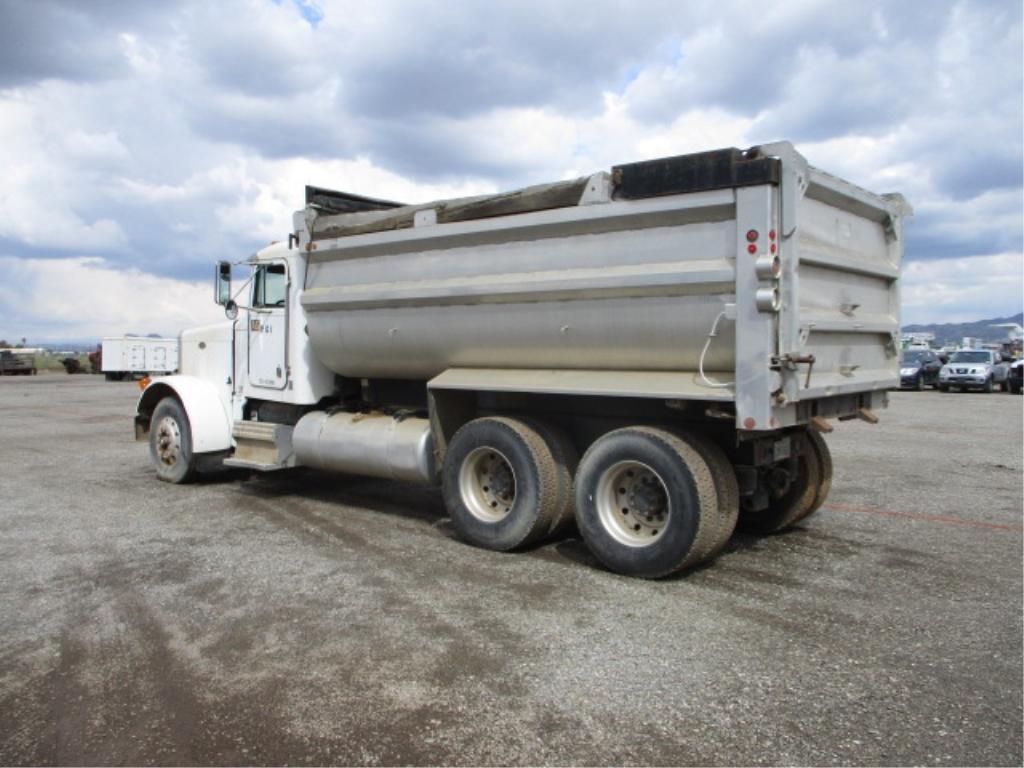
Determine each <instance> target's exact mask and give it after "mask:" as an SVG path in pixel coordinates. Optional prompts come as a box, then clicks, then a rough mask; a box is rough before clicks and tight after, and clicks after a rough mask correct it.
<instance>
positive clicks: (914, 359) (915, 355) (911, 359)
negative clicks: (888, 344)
mask: <svg viewBox="0 0 1024 768" xmlns="http://www.w3.org/2000/svg"><path fill="white" fill-rule="evenodd" d="M927 354H928V353H927V352H924V351H923V350H920V349H913V350H907V351H906V352H904V353H903V362H904V363H920V362H921V361H922V360H925V359H926V358H927Z"/></svg>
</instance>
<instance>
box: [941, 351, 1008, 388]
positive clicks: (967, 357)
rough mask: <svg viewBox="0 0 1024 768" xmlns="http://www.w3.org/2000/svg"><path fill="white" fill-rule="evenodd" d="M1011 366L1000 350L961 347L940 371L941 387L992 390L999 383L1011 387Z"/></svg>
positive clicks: (1004, 386)
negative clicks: (1003, 358)
mask: <svg viewBox="0 0 1024 768" xmlns="http://www.w3.org/2000/svg"><path fill="white" fill-rule="evenodd" d="M1009 374H1010V366H1009V364H1008V363H1004V362H1002V356H1001V355H1000V354H999V353H998V352H992V351H991V350H988V349H961V350H959V351H957V352H954V353H953V356H952V357H951V358H949V362H948V363H946V364H945V365H944V366H942V370H941V371H939V389H941V390H942V391H943V392H948V391H949V390H950V389H964V390H967V389H980V390H981V391H983V392H991V391H992V390H993V389H994V388H995V385H996V384H998V385H999V386H1000V387H1002V388H1003V389H1004V390H1005V389H1008V388H1009V383H1008V379H1009Z"/></svg>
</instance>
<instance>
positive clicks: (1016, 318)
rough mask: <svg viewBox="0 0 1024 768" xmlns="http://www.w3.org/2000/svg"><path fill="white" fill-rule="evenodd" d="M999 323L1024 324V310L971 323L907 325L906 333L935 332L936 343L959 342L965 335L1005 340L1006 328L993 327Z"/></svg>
mask: <svg viewBox="0 0 1024 768" xmlns="http://www.w3.org/2000/svg"><path fill="white" fill-rule="evenodd" d="M998 323H1017V324H1018V325H1024V312H1018V313H1017V314H1016V315H1013V316H1012V317H993V318H992V319H991V320H974V321H972V322H970V323H932V324H930V325H905V326H903V332H904V333H934V334H935V343H936V344H938V345H940V346H942V345H945V344H958V343H960V341H961V340H962V339H963V338H964V336H970V337H972V338H975V339H983V340H985V341H1005V340H1006V338H1007V337H1006V331H1007V329H1006V328H993V327H992V326H993V325H996V324H998Z"/></svg>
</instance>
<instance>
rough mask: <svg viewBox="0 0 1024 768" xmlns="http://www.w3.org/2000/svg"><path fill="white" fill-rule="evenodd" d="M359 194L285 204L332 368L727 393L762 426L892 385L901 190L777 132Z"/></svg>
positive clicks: (612, 389) (522, 383)
mask: <svg viewBox="0 0 1024 768" xmlns="http://www.w3.org/2000/svg"><path fill="white" fill-rule="evenodd" d="M349 197H350V198H351V200H352V201H353V202H350V203H346V202H345V200H344V198H345V196H341V197H340V201H339V202H338V206H337V207H334V208H332V207H331V203H330V201H329V200H328V201H327V202H326V203H323V204H316V203H311V204H310V205H309V206H307V208H306V209H305V210H304V211H300V212H299V213H298V214H297V215H296V229H297V230H298V231H299V232H300V243H301V245H302V246H303V247H305V248H307V249H308V250H309V267H308V270H307V273H306V275H305V291H304V294H303V299H302V305H303V307H304V309H305V312H306V313H307V318H308V334H309V339H310V342H311V344H312V347H313V350H314V352H315V354H316V356H317V357H318V358H319V359H320V360H321V361H323V362H324V363H325V364H326V365H327V366H328V367H329V368H331V369H332V370H334V371H335V372H337V373H338V374H341V375H344V376H349V377H355V378H363V377H384V378H401V379H420V380H430V382H431V387H433V388H450V389H459V388H464V389H475V390H478V391H479V390H487V389H495V390H506V391H523V392H551V393H563V394H594V395H622V396H632V397H649V398H662V399H666V400H674V401H680V402H681V403H684V402H686V401H706V402H707V403H709V404H710V405H713V406H714V407H719V406H720V405H722V404H734V406H735V421H736V425H737V426H738V427H739V428H740V429H743V430H752V431H758V430H766V429H774V428H778V427H784V426H790V425H794V424H798V423H806V421H807V420H808V419H810V418H811V417H813V416H815V415H823V416H831V415H839V416H843V415H850V414H852V413H856V412H857V411H858V410H859V409H861V408H865V407H871V406H872V405H875V406H877V405H879V404H880V400H881V399H882V398H877V397H876V398H874V399H873V398H872V393H878V392H881V391H883V390H887V389H890V388H892V387H894V386H896V385H897V383H898V355H897V347H896V334H897V333H898V331H899V287H898V286H899V274H900V262H901V257H902V251H903V234H902V221H903V217H904V216H905V215H907V214H908V213H909V212H910V211H909V207H908V206H907V205H906V204H905V202H904V201H903V199H902V197H900V196H899V195H883V196H879V195H875V194H872V193H870V192H867V191H865V190H863V189H860V188H858V187H856V186H854V185H852V184H849V183H847V182H845V181H842V180H841V179H838V178H835V177H833V176H830V175H828V174H827V173H824V172H822V171H819V170H818V169H816V168H813V167H811V166H809V165H808V164H807V162H806V161H805V160H804V158H803V157H802V156H801V155H800V154H799V153H797V152H796V151H795V150H794V149H793V147H792V146H791V145H790V144H788V143H779V144H772V145H766V146H761V147H757V148H754V149H752V150H748V151H746V152H740V151H739V150H735V149H730V150H719V151H716V152H707V153H700V154H698V155H687V156H681V157H675V158H665V159H662V160H654V161H647V162H643V163H634V164H630V165H623V166H618V167H616V168H613V169H612V170H611V172H610V173H598V174H595V175H593V176H591V177H589V178H584V179H577V180H574V181H569V182H560V183H557V184H551V185H542V186H539V187H533V188H530V189H527V190H520V191H518V192H514V193H509V194H506V195H498V196H485V197H479V198H471V199H463V200H448V201H439V202H435V203H429V204H425V205H417V206H401V205H398V204H395V203H390V202H386V201H373V200H369V199H367V198H357V197H355V196H349ZM325 199H326V198H321V199H320V200H321V203H322V201H323V200H325ZM346 205H348V206H350V207H346ZM339 211H340V212H339ZM715 404H719V405H715ZM725 407H726V409H727V412H730V411H728V408H729V406H725Z"/></svg>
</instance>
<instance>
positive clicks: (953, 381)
mask: <svg viewBox="0 0 1024 768" xmlns="http://www.w3.org/2000/svg"><path fill="white" fill-rule="evenodd" d="M940 381H941V382H942V383H943V384H949V385H950V386H953V387H984V386H985V383H986V382H987V381H988V376H972V375H966V376H962V375H957V376H947V377H946V378H944V379H941V380H940Z"/></svg>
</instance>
